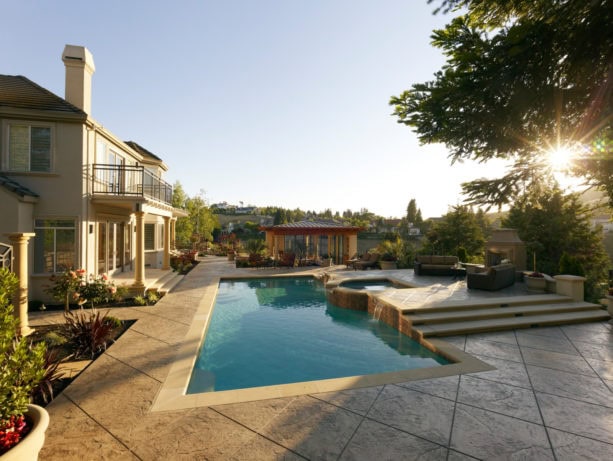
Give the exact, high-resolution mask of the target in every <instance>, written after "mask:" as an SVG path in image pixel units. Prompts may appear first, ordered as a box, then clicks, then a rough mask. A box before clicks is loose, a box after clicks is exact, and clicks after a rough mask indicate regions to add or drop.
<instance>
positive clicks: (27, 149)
mask: <svg viewBox="0 0 613 461" xmlns="http://www.w3.org/2000/svg"><path fill="white" fill-rule="evenodd" d="M8 141H9V142H8V165H7V166H8V170H9V171H32V172H49V171H51V145H52V143H51V127H49V126H35V125H18V124H10V125H9V136H8Z"/></svg>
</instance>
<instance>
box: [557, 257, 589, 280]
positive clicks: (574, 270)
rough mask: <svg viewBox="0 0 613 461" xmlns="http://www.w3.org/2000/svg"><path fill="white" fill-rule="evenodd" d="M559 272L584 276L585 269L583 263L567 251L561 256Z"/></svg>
mask: <svg viewBox="0 0 613 461" xmlns="http://www.w3.org/2000/svg"><path fill="white" fill-rule="evenodd" d="M559 273H560V274H569V275H580V276H584V275H585V269H583V265H582V264H581V263H580V262H579V260H578V259H577V258H576V257H574V256H571V255H569V254H568V253H567V252H566V251H565V252H564V253H562V256H561V257H560V268H559Z"/></svg>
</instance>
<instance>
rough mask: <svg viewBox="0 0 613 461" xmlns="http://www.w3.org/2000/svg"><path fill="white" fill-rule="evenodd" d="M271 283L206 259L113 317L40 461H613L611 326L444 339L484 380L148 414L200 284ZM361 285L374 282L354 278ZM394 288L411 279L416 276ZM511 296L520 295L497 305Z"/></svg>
mask: <svg viewBox="0 0 613 461" xmlns="http://www.w3.org/2000/svg"><path fill="white" fill-rule="evenodd" d="M335 269H336V270H338V268H335ZM318 270H321V269H318ZM272 271H274V270H270V269H266V270H262V269H261V270H257V271H256V270H240V271H239V270H236V269H234V268H233V267H232V265H231V263H228V262H227V261H224V260H222V259H218V258H209V257H207V258H205V259H204V261H203V262H202V263H201V264H200V265H198V266H197V267H196V268H195V269H194V270H193V271H192V272H191V273H190V274H188V276H187V277H185V279H184V280H183V281H182V282H181V283H180V284H179V285H178V286H177V287H176V288H175V289H174V290H173V291H172V292H171V293H169V294H168V295H166V296H165V297H164V298H163V299H162V300H161V301H160V302H159V303H158V304H157V305H156V306H153V307H138V308H126V309H114V310H113V312H112V313H113V315H115V316H117V317H120V318H124V319H136V320H137V322H136V323H135V324H134V325H133V326H132V327H131V328H130V330H128V331H127V332H126V333H125V334H124V335H123V336H122V337H121V338H120V339H119V340H118V341H117V343H116V344H114V345H113V346H112V347H110V348H109V349H108V350H107V352H106V353H105V354H103V355H102V356H101V357H100V358H99V359H98V360H96V361H95V362H94V363H93V364H92V365H91V366H89V367H88V368H87V369H86V370H85V371H84V372H83V373H82V374H81V375H80V376H79V377H78V378H77V379H76V380H75V381H74V382H73V383H72V384H71V385H70V386H69V387H68V388H67V389H66V390H65V391H64V392H63V393H62V394H61V395H60V396H59V397H58V398H57V399H56V400H55V401H54V402H53V403H52V404H51V405H49V407H48V410H49V413H50V416H51V424H50V427H49V430H48V432H47V441H46V444H45V446H44V448H43V451H42V452H41V455H40V459H41V460H56V459H57V460H69V459H79V460H88V459H95V460H98V459H112V460H116V459H120V460H130V459H135V460H137V459H142V460H155V459H164V460H166V459H172V460H175V459H186V460H187V459H190V460H191V459H197V460H200V459H219V460H226V459H236V460H240V459H245V460H268V459H271V460H272V459H290V460H293V459H296V460H300V459H312V460H320V459H326V460H327V459H331V460H335V459H342V460H352V459H356V460H361V459H365V460H370V459H382V460H383V459H403V460H407V459H441V460H445V459H447V460H463V459H474V458H477V459H511V458H513V459H538V460H543V459H560V460H562V459H573V460H574V459H609V458H611V454H612V453H613V392H612V391H613V331H612V330H613V329H612V325H611V323H610V322H598V323H589V324H581V325H575V326H564V327H550V328H535V329H529V330H517V331H510V332H504V333H491V334H479V335H464V336H456V337H451V338H447V339H446V340H447V341H449V342H450V343H452V344H453V345H455V346H456V347H458V348H460V349H462V350H464V351H466V352H468V353H469V354H472V355H473V356H475V357H476V358H479V359H481V360H482V361H484V362H486V363H488V364H490V365H492V366H494V367H495V368H496V369H495V370H492V371H487V372H480V373H474V374H464V375H456V376H448V377H443V378H436V379H428V380H418V381H407V382H401V383H397V384H382V385H378V386H373V387H366V388H361V389H352V390H346V391H339V392H328V393H317V394H308V395H301V396H295V397H285V398H276V399H269V400H260V401H255V402H247V403H237V404H228V405H214V406H209V407H200V408H191V409H185V410H176V411H163V412H153V411H151V408H152V405H153V402H154V401H155V399H156V396H157V394H158V393H159V391H160V389H161V388H162V385H163V383H164V381H165V380H166V378H167V375H168V373H169V370H170V369H171V365H172V364H173V363H174V362H175V361H176V360H177V359H181V357H176V356H177V353H178V351H180V350H182V347H183V346H184V344H182V343H183V341H184V338H185V336H186V333H187V332H188V330H189V328H190V325H191V323H192V319H193V317H194V314H195V312H196V311H197V309H198V307H199V306H200V305H201V303H205V302H206V303H208V302H210V301H211V300H210V299H207V298H209V297H210V290H209V291H207V287H208V284H209V282H210V281H211V280H213V279H216V278H217V277H219V276H220V275H231V274H253V275H266V274H268V273H271V272H272ZM276 271H277V272H276V273H279V270H278V269H277V270H276ZM289 271H299V272H305V271H302V270H300V269H293V270H291V269H290V270H289ZM350 272H351V271H345V273H346V274H347V275H348V276H354V275H353V274H350ZM365 274H366V275H368V276H376V275H379V274H380V272H375V271H372V272H371V271H368V272H366V273H356V275H355V276H358V275H359V276H363V275H365ZM395 276H399V277H405V278H407V279H411V278H412V277H413V275H412V271H398V273H395ZM419 282H423V284H424V288H423V290H422V289H418V290H417V291H420V290H421V291H423V292H424V293H426V292H428V291H430V295H433V294H432V292H433V290H434V293H435V294H436V295H437V296H453V297H454V299H457V298H458V297H459V298H462V297H471V296H474V297H480V296H489V294H488V293H473V292H468V291H467V290H466V289H465V286H464V285H463V284H464V282H463V281H453V280H452V279H451V278H447V279H446V278H445V277H433V278H432V280H426V278H424V277H420V278H419ZM429 282H433V284H432V285H428V283H429ZM433 286H434V287H435V288H432V287H433ZM521 290H522V287H521V285H516V286H515V287H514V288H512V289H511V290H507V291H506V293H507V294H508V295H512V294H513V292H516V293H517V294H522V292H521ZM417 291H415V293H417ZM411 296H419V295H417V294H412V295H411ZM425 296H428V295H427V294H426V295H425ZM416 302H417V301H416ZM53 321H61V320H60V316H59V315H58V314H54V313H41V314H37V315H34V316H33V318H32V322H31V323H32V324H33V325H36V324H41V323H49V322H53Z"/></svg>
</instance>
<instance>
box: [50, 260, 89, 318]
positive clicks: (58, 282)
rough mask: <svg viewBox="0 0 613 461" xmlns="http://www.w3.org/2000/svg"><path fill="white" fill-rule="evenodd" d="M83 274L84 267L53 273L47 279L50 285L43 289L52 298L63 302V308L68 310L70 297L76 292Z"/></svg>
mask: <svg viewBox="0 0 613 461" xmlns="http://www.w3.org/2000/svg"><path fill="white" fill-rule="evenodd" d="M84 275H85V270H84V269H79V270H77V271H73V270H69V271H65V272H62V273H61V274H53V275H52V276H51V277H50V279H49V280H50V281H51V286H49V287H47V288H46V289H45V291H46V292H47V293H49V294H50V295H51V296H53V298H54V299H56V300H58V301H61V302H63V303H64V310H65V311H66V312H68V311H69V310H70V299H71V298H72V297H73V295H74V294H75V293H77V290H78V289H79V287H80V286H81V284H82V282H83V276H84Z"/></svg>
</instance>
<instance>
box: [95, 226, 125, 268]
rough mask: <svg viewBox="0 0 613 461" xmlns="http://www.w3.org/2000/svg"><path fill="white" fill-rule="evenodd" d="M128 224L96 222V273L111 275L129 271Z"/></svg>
mask: <svg viewBox="0 0 613 461" xmlns="http://www.w3.org/2000/svg"><path fill="white" fill-rule="evenodd" d="M130 237H131V233H130V224H129V223H126V222H124V221H115V220H103V221H99V222H98V273H99V274H103V273H107V274H112V273H116V272H123V271H129V270H130V269H131V262H132V258H131V238H130Z"/></svg>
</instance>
